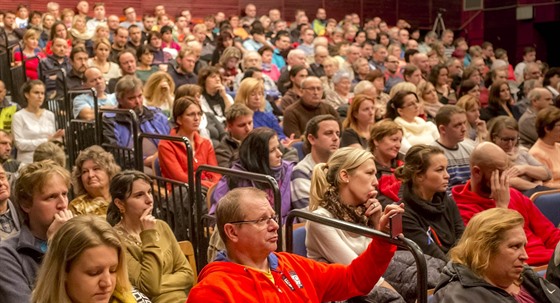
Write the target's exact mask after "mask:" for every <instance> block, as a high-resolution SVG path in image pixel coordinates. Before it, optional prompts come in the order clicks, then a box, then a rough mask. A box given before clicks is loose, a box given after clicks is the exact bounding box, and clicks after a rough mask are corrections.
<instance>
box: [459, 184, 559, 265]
mask: <svg viewBox="0 0 560 303" xmlns="http://www.w3.org/2000/svg"><path fill="white" fill-rule="evenodd" d="M470 188H471V181H470V180H469V181H468V182H467V183H466V184H465V185H457V186H455V187H453V189H452V191H451V192H452V193H453V199H455V202H456V203H457V207H458V208H459V212H460V213H461V217H462V218H463V222H464V223H465V225H467V224H468V223H469V221H470V219H471V218H472V217H473V216H474V215H476V214H478V213H479V212H481V211H484V210H487V209H490V208H495V207H496V201H494V200H493V199H489V198H484V197H481V196H479V195H477V194H476V193H474V192H472V191H471V189H470ZM509 195H510V200H509V205H508V208H509V209H513V210H516V211H518V212H519V213H520V214H521V215H522V216H523V219H525V223H524V225H523V230H524V231H525V235H526V236H527V246H526V247H525V250H526V251H527V254H528V255H529V259H528V260H527V263H528V264H529V265H531V266H537V265H544V264H548V261H549V260H550V258H551V257H552V253H553V252H554V248H556V244H557V243H558V241H560V229H557V228H556V227H554V225H553V224H552V222H550V220H548V219H547V218H546V217H545V216H544V215H543V214H542V213H541V211H540V210H539V209H538V208H537V207H536V206H535V204H533V202H532V201H531V200H529V198H527V197H525V196H523V194H522V193H521V192H519V191H517V190H516V189H513V188H511V187H510V189H509Z"/></svg>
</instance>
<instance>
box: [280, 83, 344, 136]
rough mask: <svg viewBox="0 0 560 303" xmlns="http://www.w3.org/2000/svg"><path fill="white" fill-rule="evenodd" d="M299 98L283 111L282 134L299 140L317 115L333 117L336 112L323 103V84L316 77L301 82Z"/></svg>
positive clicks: (336, 115)
mask: <svg viewBox="0 0 560 303" xmlns="http://www.w3.org/2000/svg"><path fill="white" fill-rule="evenodd" d="M301 89H302V90H303V93H302V95H301V98H300V99H299V100H298V101H297V102H296V103H294V104H292V105H290V106H288V107H287V108H286V109H285V110H284V133H285V134H286V135H289V136H292V135H294V137H295V138H301V136H302V135H303V133H304V131H305V127H306V125H307V122H308V121H309V120H310V119H311V118H313V117H315V116H318V115H326V114H329V115H333V116H335V117H336V118H337V119H338V118H339V116H338V112H337V111H336V110H335V109H334V108H333V107H332V106H330V105H329V104H327V103H325V102H324V101H323V84H322V82H321V80H320V79H319V78H317V77H307V78H305V79H304V80H303V81H302V82H301Z"/></svg>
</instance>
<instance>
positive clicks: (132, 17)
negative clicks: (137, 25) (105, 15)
mask: <svg viewBox="0 0 560 303" xmlns="http://www.w3.org/2000/svg"><path fill="white" fill-rule="evenodd" d="M124 14H125V16H126V20H128V21H129V22H136V10H134V7H129V8H127V9H126V11H125V12H124Z"/></svg>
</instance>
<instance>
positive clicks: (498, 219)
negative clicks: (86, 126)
mask: <svg viewBox="0 0 560 303" xmlns="http://www.w3.org/2000/svg"><path fill="white" fill-rule="evenodd" d="M106 5H108V3H101V2H98V3H92V4H91V8H90V3H88V1H79V2H78V3H77V4H76V6H75V7H73V8H62V7H60V5H59V4H58V3H56V2H49V3H48V4H47V7H46V9H45V11H31V10H30V9H29V8H28V7H27V6H26V5H23V4H22V5H18V7H17V10H15V11H0V48H1V49H0V51H5V52H6V54H7V57H6V58H8V59H9V60H8V61H7V62H3V63H9V64H10V65H9V66H8V65H6V66H1V67H0V68H2V69H5V68H10V67H12V68H16V67H20V66H21V67H22V68H23V71H24V72H23V73H22V75H23V76H24V77H25V78H26V81H25V83H24V84H23V85H22V87H13V86H12V87H10V86H8V84H11V82H12V81H7V80H6V79H0V163H1V164H2V165H0V263H1V264H2V267H3V268H2V272H1V273H0V298H2V301H3V302H4V301H5V302H9V303H12V302H13V303H17V302H29V301H31V302H45V303H52V302H86V301H89V299H90V298H88V296H92V297H94V298H96V299H98V301H99V302H150V301H151V302H156V303H157V302H177V303H178V302H185V301H186V300H188V301H189V302H239V301H260V302H265V301H267V300H268V298H269V297H274V296H277V297H278V300H273V301H282V302H284V301H285V302H288V301H290V302H324V301H333V300H335V301H336V300H348V302H370V301H372V300H373V301H376V302H409V301H414V299H410V298H409V296H408V295H405V293H406V290H405V289H403V286H402V285H403V284H407V283H408V284H410V283H412V282H414V285H415V283H416V282H415V281H407V280H404V279H405V278H404V276H402V277H400V278H394V277H393V274H394V273H395V272H396V270H395V267H394V263H398V262H399V261H396V259H399V258H402V255H401V254H395V249H396V248H395V247H394V246H392V245H389V244H387V243H383V242H382V241H378V240H372V239H370V238H366V237H361V236H356V235H354V234H352V233H348V232H343V231H340V230H337V229H334V228H331V227H326V226H322V225H320V224H318V223H311V222H307V223H306V224H305V227H302V228H305V229H306V232H307V235H306V241H305V244H306V245H307V256H305V257H308V258H309V259H305V258H302V257H300V256H295V255H291V254H286V253H274V251H275V250H276V248H277V247H276V241H277V238H278V236H277V230H278V223H280V224H283V223H284V222H285V219H286V217H287V215H288V213H289V212H290V210H293V209H307V210H309V211H310V212H312V213H314V214H315V215H318V216H325V217H329V218H335V219H338V220H342V221H347V222H350V223H354V224H359V225H364V226H366V227H369V228H373V229H377V230H379V231H381V232H388V229H387V225H388V220H389V219H388V218H389V217H390V216H393V215H398V214H402V216H403V217H402V225H403V226H402V227H403V229H402V230H403V234H404V236H405V237H407V238H408V239H411V240H412V241H414V242H416V243H417V244H418V246H419V247H420V248H421V250H422V251H423V253H424V254H425V256H426V259H427V260H432V261H430V262H428V266H429V267H430V268H429V270H431V271H432V272H434V273H436V276H435V278H429V279H428V280H429V281H428V284H429V286H430V287H431V288H435V294H434V296H433V299H434V302H472V301H474V300H476V299H481V300H484V299H486V300H488V299H490V301H499V302H506V301H507V302H514V301H515V302H560V299H559V296H560V289H558V288H557V287H560V282H559V281H560V245H559V242H560V229H559V228H558V227H557V226H554V224H553V223H552V222H551V221H550V220H549V219H548V218H547V216H546V215H547V214H543V213H541V211H540V210H539V209H538V208H537V207H536V206H535V204H534V203H533V202H532V201H531V197H532V196H533V195H535V194H537V193H543V192H544V194H547V191H553V190H555V189H558V190H560V108H559V107H560V93H559V92H560V67H550V66H549V65H548V64H547V63H546V62H543V61H541V60H539V59H538V55H537V50H536V49H535V48H534V47H532V46H528V47H525V48H524V50H523V60H522V61H521V62H510V61H509V60H508V54H507V51H506V50H504V49H502V48H499V45H495V46H496V48H495V46H494V45H493V44H492V43H490V42H484V43H482V44H481V45H469V41H468V40H467V39H465V38H464V37H461V36H460V35H459V36H457V35H456V32H454V31H453V30H450V29H447V30H443V31H442V32H441V33H436V32H433V31H430V32H427V33H423V32H421V31H420V29H419V28H416V27H414V26H412V25H411V23H412V24H413V23H414V21H413V20H410V21H411V23H409V22H408V21H406V20H402V19H401V20H398V22H397V23H396V25H394V26H391V25H390V24H387V22H386V21H385V20H383V19H382V17H374V18H371V19H365V20H363V19H361V18H360V16H359V15H358V14H348V15H346V16H345V17H344V19H343V20H335V19H333V18H329V17H328V15H327V13H328V12H327V11H326V10H325V9H323V8H319V9H318V10H317V11H316V12H306V11H304V10H300V9H297V10H296V13H295V21H294V22H292V23H288V22H286V21H285V20H286V18H283V16H281V13H280V11H279V10H278V9H271V10H270V11H268V13H266V14H263V15H261V16H259V15H257V7H256V6H255V5H254V4H247V5H246V6H245V8H244V10H243V11H242V12H241V14H240V15H231V16H226V15H225V14H224V13H223V12H217V13H215V14H211V15H207V16H205V17H204V18H203V19H202V22H200V23H197V22H195V20H193V18H192V15H191V12H190V11H189V10H182V11H180V12H179V14H178V15H177V16H171V15H169V14H167V13H166V10H165V6H164V5H157V6H156V7H155V8H154V11H153V12H146V13H144V14H143V15H142V16H138V15H137V12H136V11H135V9H134V7H131V6H128V7H124V8H123V9H122V16H117V15H109V14H107V13H106ZM309 13H313V14H314V15H309V16H308V15H307V14H309ZM290 19H291V18H290ZM422 34H423V35H422ZM515 63H517V64H515ZM3 75H4V73H3ZM85 89H92V90H93V91H95V98H94V97H93V96H92V95H90V94H78V95H74V94H68V90H85ZM16 95H17V96H21V97H20V98H16ZM19 100H21V101H19ZM16 101H17V102H16ZM18 102H19V103H18ZM50 102H66V103H67V105H68V106H67V107H66V108H67V109H68V110H69V112H68V113H65V114H66V115H68V116H71V117H72V118H73V119H79V120H80V121H82V122H84V123H85V122H91V121H97V119H102V121H97V122H99V123H96V126H97V127H99V126H100V127H102V129H100V130H98V131H99V132H102V135H103V136H102V137H103V142H100V143H102V145H103V147H101V146H97V145H95V146H91V147H88V148H85V149H83V150H80V151H78V152H79V155H78V156H77V158H76V161H75V163H69V165H68V166H69V167H67V166H66V155H65V149H67V148H68V147H69V146H65V144H74V143H75V142H73V141H72V142H71V141H69V140H68V134H67V132H68V126H67V125H66V124H65V123H61V117H60V115H62V114H63V113H62V112H61V111H57V110H55V109H53V110H52V111H51V110H49V109H52V108H51V107H50V105H51V103H50ZM95 102H97V104H95ZM47 103H48V104H47ZM97 108H101V109H121V110H128V111H129V112H131V114H130V115H125V114H120V112H119V113H117V112H111V113H105V114H103V115H100V116H96V112H95V111H96V109H97ZM132 113H134V114H135V115H132ZM131 117H135V118H134V119H137V120H138V121H137V122H138V130H139V131H140V132H142V133H151V134H160V135H171V136H178V137H183V138H186V139H188V141H189V142H190V147H191V148H192V151H193V159H192V160H193V161H192V165H193V167H192V169H193V170H194V171H196V169H197V168H198V167H199V166H201V165H210V166H219V167H224V168H230V169H232V170H236V171H240V172H250V173H257V174H263V175H266V176H268V177H270V178H273V179H275V180H276V182H277V184H278V188H279V190H280V197H281V207H280V210H281V213H275V208H273V200H274V192H273V191H272V190H271V189H270V188H269V187H268V186H265V185H263V184H261V183H258V182H252V181H249V180H243V179H241V178H238V177H233V176H222V175H220V174H217V173H213V172H203V173H202V174H200V175H199V176H200V178H201V180H200V181H201V183H202V191H203V194H204V195H205V196H206V195H208V197H207V203H206V204H205V205H204V207H203V211H204V213H208V214H210V215H214V216H216V219H217V228H216V233H217V234H216V236H217V235H219V237H217V239H221V240H219V241H220V243H221V245H220V246H219V248H221V249H222V251H220V252H219V253H218V254H217V257H216V262H212V263H210V264H209V265H208V266H207V267H206V268H204V270H202V272H201V275H200V277H199V279H198V281H197V280H196V274H197V273H196V271H194V272H193V270H194V269H193V268H191V265H190V263H189V262H188V261H187V259H186V257H185V255H184V254H183V252H182V251H181V248H180V246H179V243H178V242H177V240H176V238H175V235H174V234H173V232H174V230H172V229H171V228H170V226H169V225H172V224H173V223H172V222H166V221H164V220H159V218H163V217H162V216H161V214H160V213H158V212H156V211H155V210H154V208H155V207H156V205H159V204H158V203H161V201H155V200H157V199H155V196H156V195H158V196H160V195H161V194H162V193H161V192H152V188H155V187H154V184H155V183H154V182H155V181H154V180H153V179H152V178H151V177H150V175H156V176H159V177H164V178H167V179H170V180H174V181H177V182H189V181H191V180H189V169H191V168H190V167H188V165H189V161H188V157H187V155H186V149H185V145H184V144H183V143H179V142H175V141H168V140H156V139H145V140H143V142H142V143H140V144H142V151H143V154H142V155H141V156H142V159H133V161H136V160H139V161H138V162H141V163H143V165H144V169H143V171H135V170H125V169H127V168H130V165H129V164H130V163H128V162H122V161H121V160H122V157H120V156H119V155H118V154H113V152H112V150H110V149H108V148H106V149H104V147H107V146H118V147H122V148H135V147H137V145H138V143H137V142H136V141H135V139H136V138H135V137H134V136H133V133H134V131H133V129H132V128H133V125H134V124H133V122H134V121H132V119H133V118H131ZM74 148H75V147H74ZM42 159H46V160H42ZM41 160H42V161H41ZM121 167H122V169H123V171H121ZM239 187H249V188H246V189H237V188H239ZM70 191H72V193H74V195H71V193H70ZM160 191H164V192H165V191H170V192H171V191H173V189H171V188H161V189H160ZM69 193H70V195H71V196H72V197H74V199H73V200H71V201H69V199H68V196H69ZM173 203H176V202H173V201H172V202H169V203H168V204H167V205H163V207H164V208H169V209H171V207H172V206H173V205H171V204H173ZM164 204H165V203H164ZM198 215H200V214H198ZM156 217H157V218H156ZM171 217H172V216H171ZM167 218H169V216H168V217H167ZM105 221H107V222H108V223H110V225H109V224H107V222H105ZM168 224H169V225H168ZM100 254H103V255H104V256H105V257H103V258H100V257H99V256H100ZM393 256H394V257H393ZM392 258H393V261H391V259H392ZM405 258H406V257H405ZM311 259H312V260H311ZM313 260H315V261H313ZM218 261H219V262H218ZM316 261H319V262H316ZM390 262H391V264H390ZM323 263H334V264H330V265H326V264H323ZM446 263H447V265H446ZM341 264H342V265H341ZM547 264H548V273H547V275H546V278H547V279H548V280H550V282H548V281H546V282H545V281H543V278H541V277H539V276H538V275H536V274H535V273H534V272H533V271H532V269H531V268H530V267H529V266H542V265H547ZM199 270H200V269H199ZM367 271H370V272H367ZM440 273H441V280H440V282H439V283H438V276H439V274H440ZM271 283H272V284H271ZM249 284H251V285H250V286H249ZM253 284H254V287H253ZM273 285H274V286H276V287H271V286H273ZM191 289H192V291H191ZM189 293H190V294H191V296H190V297H189ZM265 298H267V299H266V300H265Z"/></svg>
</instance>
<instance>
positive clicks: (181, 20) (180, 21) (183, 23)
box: [175, 16, 187, 30]
mask: <svg viewBox="0 0 560 303" xmlns="http://www.w3.org/2000/svg"><path fill="white" fill-rule="evenodd" d="M175 26H177V29H180V30H182V29H184V28H185V27H187V18H185V17H184V16H179V17H177V21H175Z"/></svg>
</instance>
